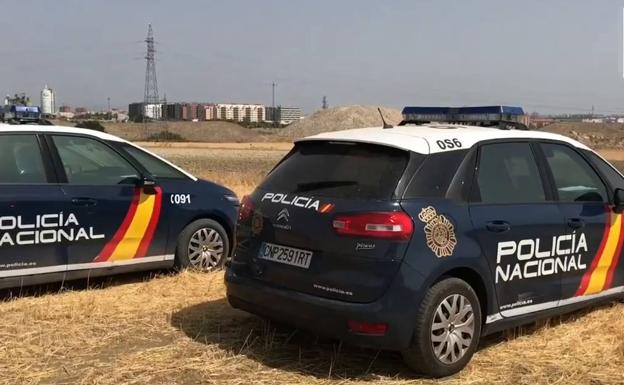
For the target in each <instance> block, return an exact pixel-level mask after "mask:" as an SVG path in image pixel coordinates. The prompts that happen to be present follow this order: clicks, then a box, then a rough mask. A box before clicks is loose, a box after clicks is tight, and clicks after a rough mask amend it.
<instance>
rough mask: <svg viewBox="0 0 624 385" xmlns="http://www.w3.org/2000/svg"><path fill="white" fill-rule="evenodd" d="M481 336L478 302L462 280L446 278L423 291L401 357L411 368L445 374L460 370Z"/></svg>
mask: <svg viewBox="0 0 624 385" xmlns="http://www.w3.org/2000/svg"><path fill="white" fill-rule="evenodd" d="M480 337H481V305H480V303H479V298H478V297H477V295H476V293H475V292H474V290H473V289H472V287H470V285H468V284H467V283H466V282H465V281H462V280H461V279H458V278H447V279H444V280H442V281H440V282H438V283H436V284H435V285H433V286H432V287H431V288H430V289H429V290H428V291H427V294H426V295H425V298H424V299H423V301H422V303H421V305H420V309H419V311H418V315H417V317H416V325H415V329H414V336H413V338H412V341H411V345H410V347H409V348H408V349H407V350H405V351H403V352H402V353H403V359H404V360H405V362H406V363H407V365H408V366H409V367H410V368H412V369H414V370H415V371H417V372H419V373H422V374H425V375H428V376H432V377H446V376H450V375H452V374H455V373H457V372H459V371H460V370H462V369H463V368H464V367H465V366H466V365H467V364H468V362H469V361H470V359H471V358H472V355H473V354H474V352H475V351H476V350H477V346H478V344H479V338H480Z"/></svg>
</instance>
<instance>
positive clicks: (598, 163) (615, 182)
mask: <svg viewBox="0 0 624 385" xmlns="http://www.w3.org/2000/svg"><path fill="white" fill-rule="evenodd" d="M583 152H584V153H585V155H587V156H588V157H589V160H591V162H592V163H593V164H594V166H595V167H596V168H597V169H598V171H600V173H601V174H602V176H604V177H605V178H606V179H607V180H608V181H609V184H610V185H611V187H613V189H616V188H621V189H624V177H622V174H620V173H619V172H618V171H617V170H616V169H615V168H614V167H613V166H612V165H611V164H609V163H608V162H607V161H605V160H604V159H602V158H601V157H599V156H598V155H596V154H594V152H593V151H583Z"/></svg>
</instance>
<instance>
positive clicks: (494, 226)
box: [485, 221, 511, 233]
mask: <svg viewBox="0 0 624 385" xmlns="http://www.w3.org/2000/svg"><path fill="white" fill-rule="evenodd" d="M485 228H487V229H488V231H491V232H493V233H504V232H505V231H509V230H510V229H511V226H509V223H507V222H505V221H490V222H488V223H486V224H485Z"/></svg>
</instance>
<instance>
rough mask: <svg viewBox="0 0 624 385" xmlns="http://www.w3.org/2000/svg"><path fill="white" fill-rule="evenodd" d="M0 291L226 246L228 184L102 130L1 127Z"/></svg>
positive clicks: (217, 260) (197, 263)
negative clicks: (196, 174)
mask: <svg viewBox="0 0 624 385" xmlns="http://www.w3.org/2000/svg"><path fill="white" fill-rule="evenodd" d="M0 184H1V187H0V287H15V286H20V285H25V284H36V283H43V282H50V281H60V280H69V279H75V278H82V277H87V276H91V277H93V276H99V275H107V274H112V273H116V272H128V271H136V270H146V269H154V268H167V267H173V266H177V267H179V268H186V267H189V268H196V269H201V270H210V269H214V268H218V267H220V266H222V265H223V263H224V262H225V260H226V258H227V257H228V254H229V252H230V250H231V245H232V240H233V234H234V228H235V223H236V215H237V212H238V206H239V202H238V199H237V198H236V195H235V194H234V193H233V192H232V191H230V190H229V189H227V188H225V187H222V186H219V185H217V184H215V183H211V182H207V181H202V180H199V179H197V178H196V177H194V176H193V175H191V174H189V173H188V172H186V171H184V170H182V169H181V168H179V167H177V166H175V165H173V164H171V163H169V162H168V161H166V160H164V159H162V158H160V157H158V156H156V155H154V154H152V153H150V152H148V151H146V150H144V149H142V148H140V147H137V146H136V145H134V144H132V143H129V142H127V141H125V140H122V139H120V138H117V137H115V136H113V135H109V134H106V133H103V132H98V131H92V130H85V129H78V128H67V127H56V126H36V125H8V124H0Z"/></svg>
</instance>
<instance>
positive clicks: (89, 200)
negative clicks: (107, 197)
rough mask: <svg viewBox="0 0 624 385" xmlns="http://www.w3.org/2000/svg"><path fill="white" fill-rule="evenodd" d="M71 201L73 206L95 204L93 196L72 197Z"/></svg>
mask: <svg viewBox="0 0 624 385" xmlns="http://www.w3.org/2000/svg"><path fill="white" fill-rule="evenodd" d="M71 202H72V204H73V205H74V206H82V207H89V206H95V205H96V204H97V201H96V200H95V199H93V198H72V200H71Z"/></svg>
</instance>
